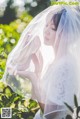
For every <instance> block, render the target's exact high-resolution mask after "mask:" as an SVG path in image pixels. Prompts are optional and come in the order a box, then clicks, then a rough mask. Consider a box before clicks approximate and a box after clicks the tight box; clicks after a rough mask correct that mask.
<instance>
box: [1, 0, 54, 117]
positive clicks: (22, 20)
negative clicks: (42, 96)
mask: <svg viewBox="0 0 80 119" xmlns="http://www.w3.org/2000/svg"><path fill="white" fill-rule="evenodd" d="M54 1H55V0H52V1H50V0H0V79H2V76H3V74H4V71H5V66H6V61H7V57H8V54H9V53H10V52H11V50H12V49H13V48H14V47H15V45H16V44H17V42H18V40H19V38H20V35H21V33H22V31H23V30H24V29H25V27H27V25H28V24H29V22H30V21H31V20H32V19H33V18H34V17H35V16H36V15H37V14H38V13H40V12H41V11H42V10H44V9H46V8H47V7H49V6H50V5H52V2H54ZM11 80H15V79H11ZM4 107H11V108H12V113H13V114H12V118H11V119H33V117H34V115H35V113H36V112H37V110H38V109H39V108H40V107H39V105H38V103H37V102H36V101H33V100H31V99H29V100H25V99H24V97H23V96H22V95H19V94H16V93H15V92H13V90H12V89H11V88H10V87H9V86H8V85H5V84H4V83H3V82H0V119H1V108H4ZM6 119H7V118H6Z"/></svg>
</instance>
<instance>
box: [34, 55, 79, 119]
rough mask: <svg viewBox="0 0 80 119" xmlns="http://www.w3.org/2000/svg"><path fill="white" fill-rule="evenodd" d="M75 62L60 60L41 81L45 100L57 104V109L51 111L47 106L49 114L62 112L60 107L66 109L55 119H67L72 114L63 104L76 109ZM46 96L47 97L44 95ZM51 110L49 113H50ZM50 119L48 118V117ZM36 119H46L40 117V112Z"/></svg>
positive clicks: (51, 66)
mask: <svg viewBox="0 0 80 119" xmlns="http://www.w3.org/2000/svg"><path fill="white" fill-rule="evenodd" d="M75 66H76V65H75V60H74V59H73V57H70V56H65V57H63V58H61V59H60V60H58V61H56V62H54V63H52V64H51V65H49V67H48V69H47V71H46V73H45V75H44V76H43V78H42V79H41V81H42V84H41V85H42V86H43V90H42V91H43V92H44V93H43V94H42V97H43V96H44V98H43V100H44V101H45V104H46V102H51V103H52V105H54V104H56V108H55V109H54V108H53V109H49V107H48V106H46V108H45V110H47V114H49V112H53V113H54V112H55V111H56V112H58V110H59V112H60V106H59V105H62V107H63V108H64V110H65V111H62V112H60V113H58V115H57V116H56V117H53V119H62V118H63V119H65V116H66V115H67V114H71V113H70V112H69V111H68V109H67V108H66V106H65V105H64V103H63V102H66V103H68V104H69V105H71V106H72V107H74V94H76V86H77V82H76V75H77V74H76V70H75V69H76V67H75ZM44 94H45V95H44ZM46 98H47V100H46ZM48 109H49V112H48ZM47 117H48V116H47ZM34 119H45V118H42V117H41V116H40V110H39V111H38V112H37V114H36V115H35V118H34ZM47 119H52V118H49V117H48V118H47Z"/></svg>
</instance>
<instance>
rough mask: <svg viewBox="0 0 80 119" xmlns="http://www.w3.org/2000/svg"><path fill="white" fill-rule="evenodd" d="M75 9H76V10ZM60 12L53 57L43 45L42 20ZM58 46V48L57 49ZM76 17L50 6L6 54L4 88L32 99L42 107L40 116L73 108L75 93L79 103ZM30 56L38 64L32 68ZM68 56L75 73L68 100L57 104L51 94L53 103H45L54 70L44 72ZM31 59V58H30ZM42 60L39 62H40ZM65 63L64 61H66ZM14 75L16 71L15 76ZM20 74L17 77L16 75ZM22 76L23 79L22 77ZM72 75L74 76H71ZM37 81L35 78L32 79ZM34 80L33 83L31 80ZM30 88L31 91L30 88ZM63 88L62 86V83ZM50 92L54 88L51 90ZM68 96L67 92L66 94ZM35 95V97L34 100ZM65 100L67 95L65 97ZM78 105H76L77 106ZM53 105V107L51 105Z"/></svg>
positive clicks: (70, 11)
mask: <svg viewBox="0 0 80 119" xmlns="http://www.w3.org/2000/svg"><path fill="white" fill-rule="evenodd" d="M76 7H77V6H76ZM61 10H63V12H62V15H61V18H60V22H59V25H58V28H57V31H56V38H55V42H54V48H55V47H57V52H56V54H55V53H53V50H52V47H51V46H46V45H45V44H44V37H43V32H44V27H45V25H46V20H47V19H46V18H47V15H49V13H51V14H53V15H54V14H56V13H57V12H59V11H61ZM57 44H58V45H57ZM79 47H80V13H79V11H78V10H77V9H76V8H74V7H72V6H69V5H68V6H67V5H54V6H50V7H49V8H47V9H46V10H44V11H42V12H41V13H40V14H38V15H37V16H36V17H35V18H34V19H33V20H32V21H31V22H30V23H29V25H28V26H27V27H26V29H25V30H24V31H23V33H22V35H21V37H20V39H19V42H18V44H17V45H16V47H15V48H14V49H13V50H12V52H11V53H10V54H9V56H8V59H7V63H6V69H5V73H4V75H3V78H2V81H3V82H4V83H6V84H8V85H9V86H10V87H11V88H12V89H13V91H15V92H16V93H19V94H20V93H22V94H23V96H24V97H25V98H32V99H35V100H37V101H38V102H41V103H44V104H45V107H44V115H46V114H47V113H50V112H55V111H59V110H64V109H65V106H64V102H67V103H68V104H70V105H71V106H74V104H73V102H72V99H73V97H74V94H75V93H76V95H77V97H78V101H80V48H79ZM32 54H36V57H37V60H36V63H37V64H38V65H37V67H36V68H35V65H34V61H32V60H31V57H32V56H33V55H32ZM62 54H64V56H69V55H70V56H71V57H72V58H73V59H74V60H75V72H77V76H76V79H75V86H74V87H73V85H71V84H70V85H71V86H72V88H71V90H70V94H71V96H70V98H71V100H68V99H69V97H66V95H65V97H64V98H62V99H61V100H60V99H58V100H57V101H56V100H55V96H56V94H55V93H52V95H53V100H52V101H50V100H49V96H50V93H51V92H56V93H57V90H55V91H51V89H52V88H50V87H51V86H52V84H51V83H50V81H51V78H52V77H53V80H55V77H54V75H53V76H52V74H53V73H52V74H51V75H50V72H53V70H55V67H54V65H53V67H54V69H52V68H50V69H49V72H48V73H47V74H46V71H47V69H48V67H49V65H50V64H52V63H54V61H55V65H57V62H56V61H59V60H60V59H59V58H60V57H61V56H62ZM33 57H34V56H33ZM42 57H43V60H42ZM67 59H68V58H67ZM17 71H20V72H19V74H17ZM20 73H21V74H20ZM23 74H25V76H22V75H23ZM75 75H76V73H75ZM36 77H37V78H36ZM45 77H46V78H47V80H48V79H49V80H48V81H49V82H48V85H47V87H45V88H46V96H45V93H44V85H43V84H44V80H43V79H45ZM33 79H35V80H33ZM32 85H34V86H33V88H32ZM65 86H66V83H65ZM53 89H54V88H53ZM67 92H69V91H67ZM36 94H37V96H36ZM67 96H68V94H67ZM79 103H80V102H79ZM55 104H56V105H55Z"/></svg>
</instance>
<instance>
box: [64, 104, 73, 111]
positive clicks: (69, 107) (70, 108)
mask: <svg viewBox="0 0 80 119" xmlns="http://www.w3.org/2000/svg"><path fill="white" fill-rule="evenodd" d="M64 104H65V105H66V107H67V108H68V109H69V110H70V111H71V112H72V113H73V112H74V110H73V109H72V107H71V106H69V105H68V104H67V103H65V102H64Z"/></svg>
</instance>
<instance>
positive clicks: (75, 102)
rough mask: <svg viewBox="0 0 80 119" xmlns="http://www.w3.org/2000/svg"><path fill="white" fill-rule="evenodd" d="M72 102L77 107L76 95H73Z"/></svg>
mask: <svg viewBox="0 0 80 119" xmlns="http://www.w3.org/2000/svg"><path fill="white" fill-rule="evenodd" d="M74 104H75V106H76V107H78V101H77V97H76V95H74Z"/></svg>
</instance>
